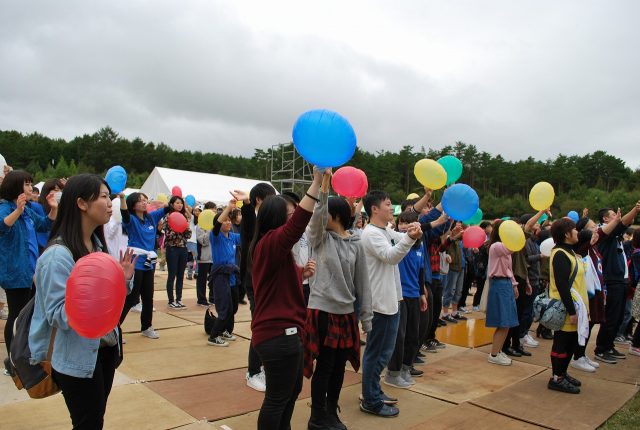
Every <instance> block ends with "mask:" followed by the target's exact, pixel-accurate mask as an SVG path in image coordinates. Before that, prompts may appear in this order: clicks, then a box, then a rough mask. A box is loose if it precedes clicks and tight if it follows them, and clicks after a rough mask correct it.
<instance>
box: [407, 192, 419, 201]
mask: <svg viewBox="0 0 640 430" xmlns="http://www.w3.org/2000/svg"><path fill="white" fill-rule="evenodd" d="M419 198H420V196H419V195H417V194H416V193H411V194H409V195H408V196H407V198H406V200H413V199H419Z"/></svg>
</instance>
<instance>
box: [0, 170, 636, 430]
mask: <svg viewBox="0 0 640 430" xmlns="http://www.w3.org/2000/svg"><path fill="white" fill-rule="evenodd" d="M330 178H331V170H330V169H323V170H320V169H314V175H313V181H312V183H311V185H310V186H309V188H308V190H307V191H306V193H305V194H304V195H303V196H298V195H296V194H295V193H283V194H278V193H277V192H276V190H275V189H274V188H273V187H272V186H271V185H270V184H267V183H260V184H258V185H256V186H255V187H254V188H253V189H251V191H250V192H249V193H248V194H247V193H245V192H242V191H238V190H232V191H231V199H230V201H229V203H228V204H227V205H226V206H225V207H224V208H217V207H216V204H215V203H213V202H206V203H204V204H196V205H194V207H190V206H189V205H187V204H186V203H185V200H184V199H183V198H182V197H181V196H172V197H171V199H170V200H169V201H168V202H167V203H164V204H163V203H160V202H158V201H153V200H150V199H149V196H146V195H145V194H144V193H140V192H135V193H132V194H130V195H128V196H125V195H124V194H122V193H120V194H117V195H114V194H112V193H111V190H110V189H109V186H108V184H107V182H106V181H104V180H103V179H102V178H100V177H98V176H96V175H90V174H81V175H77V176H74V177H71V178H69V179H68V180H66V179H60V180H58V179H55V180H51V181H47V182H46V183H45V185H44V187H43V189H42V190H40V192H39V193H35V192H34V189H33V186H32V184H33V179H32V177H31V175H29V174H28V173H27V172H24V171H20V170H15V171H13V170H10V169H5V172H4V177H3V180H2V184H1V185H0V198H1V199H2V200H1V201H0V218H1V219H2V222H0V286H2V290H1V291H2V292H5V293H6V298H4V297H0V299H1V301H2V303H3V308H2V310H1V311H0V312H2V313H0V316H2V315H4V318H6V319H7V323H6V325H5V333H4V336H5V342H6V347H7V351H9V348H10V346H11V340H12V334H13V333H12V328H13V321H15V319H16V317H17V315H18V314H19V312H20V310H21V309H22V308H23V307H25V306H26V304H27V303H28V302H29V300H31V299H32V297H35V299H34V300H35V304H34V316H33V319H32V325H31V331H30V338H29V346H30V348H31V351H32V353H33V357H32V358H33V360H34V362H36V361H42V360H44V359H45V358H46V353H47V350H48V347H49V342H50V341H53V342H54V343H53V354H52V358H51V363H52V368H53V370H52V377H53V378H54V380H55V381H56V382H57V383H58V385H59V386H60V388H61V389H62V394H63V396H64V399H65V402H66V405H67V407H68V409H69V413H70V416H71V421H72V423H73V427H74V428H79V429H80V428H92V429H93V428H102V424H103V419H104V413H105V410H106V404H107V398H108V396H109V392H110V389H111V385H112V382H113V377H114V373H115V369H116V368H117V366H118V365H119V364H120V362H121V361H122V360H123V358H124V357H123V347H122V344H123V343H126V340H125V339H123V338H122V333H121V331H120V329H119V325H118V327H115V328H114V329H113V330H112V331H111V332H109V333H107V334H106V335H105V336H103V337H102V338H100V339H87V338H84V337H82V336H80V335H78V334H77V333H76V332H75V331H74V329H73V328H71V327H70V326H69V323H68V320H67V318H66V314H65V308H64V303H65V288H66V280H67V278H68V277H69V274H70V272H71V270H72V269H73V267H74V265H75V264H76V262H77V261H78V260H79V259H80V258H81V257H83V256H85V255H88V254H90V253H92V252H109V253H110V254H111V255H112V256H113V257H114V258H115V259H116V260H117V261H118V262H119V263H120V265H121V266H122V269H123V272H124V274H125V279H126V281H127V289H128V290H127V291H128V295H127V298H126V301H125V304H124V307H123V309H122V313H121V316H120V323H122V322H123V321H124V320H125V318H126V317H127V316H128V314H129V312H130V311H135V312H139V313H140V332H141V334H142V336H145V337H146V338H148V339H153V340H157V339H159V337H160V335H159V333H158V332H157V331H156V330H155V329H154V328H153V311H154V307H153V306H154V303H153V299H154V279H155V276H154V275H155V269H156V265H160V266H161V267H163V266H166V269H167V271H168V274H167V281H166V293H167V307H168V309H169V310H171V311H180V310H183V309H185V308H186V305H185V304H184V303H183V294H182V293H183V280H184V277H185V271H186V272H187V273H186V277H187V278H188V279H193V278H195V279H196V292H197V304H198V305H199V306H202V307H203V310H204V308H206V309H207V310H206V312H211V310H210V309H209V308H210V307H211V309H215V317H214V321H213V324H212V326H211V329H210V332H209V337H208V340H207V343H208V344H209V345H212V346H216V347H228V346H229V345H230V342H232V341H234V340H236V336H235V335H234V334H233V331H234V319H235V318H234V315H235V314H236V312H237V310H238V306H239V305H240V304H246V303H247V302H246V301H245V295H246V299H247V300H248V304H249V307H250V311H251V316H252V320H251V330H252V336H251V343H250V348H249V353H248V357H247V368H248V369H247V373H246V383H247V385H248V386H249V387H251V388H253V389H255V390H258V391H264V401H263V404H262V407H261V409H260V414H259V416H258V423H257V427H258V428H259V429H287V428H290V421H291V416H292V414H293V410H294V406H295V402H296V400H297V398H298V395H299V393H300V391H301V389H302V381H303V378H304V377H307V378H310V379H311V415H310V417H309V422H308V428H309V429H312V430H319V429H329V430H335V429H346V426H345V425H344V423H342V422H341V420H340V417H339V411H340V407H339V402H340V392H341V389H342V385H343V380H344V375H345V369H346V363H347V362H349V363H350V365H351V367H352V368H353V369H354V370H356V371H358V370H359V369H360V368H362V393H361V396H360V405H359V406H360V410H361V411H363V412H365V413H369V414H373V415H376V416H381V417H395V416H397V415H398V414H399V413H400V410H399V407H398V404H399V403H398V402H399V400H398V399H397V398H395V397H393V396H391V395H388V394H387V393H385V392H384V391H383V385H381V382H382V384H384V385H385V386H391V387H395V388H403V389H406V388H409V387H411V386H412V385H413V384H415V378H417V377H420V376H422V374H423V371H422V370H420V366H421V365H423V364H425V360H426V357H427V355H428V354H430V353H437V352H438V351H439V350H440V349H442V348H445V347H446V345H445V344H444V343H442V342H441V341H440V340H438V339H437V337H436V329H437V328H438V327H440V326H445V325H448V324H459V323H464V321H465V320H466V319H467V318H468V317H467V316H465V315H468V314H469V313H470V312H473V311H476V312H478V311H484V312H486V326H487V327H490V328H495V333H494V336H493V342H492V345H491V352H490V354H488V363H490V364H495V365H503V366H508V365H510V364H511V363H512V358H511V357H521V356H528V355H531V354H535V348H536V347H538V346H539V342H540V341H539V340H536V339H535V338H534V337H533V336H532V335H531V333H532V331H531V328H532V325H533V322H534V302H535V299H536V297H538V296H540V295H546V296H548V297H549V298H551V299H555V300H556V301H558V302H560V303H561V304H562V305H563V307H564V311H565V313H566V317H565V320H564V324H563V326H562V328H561V329H560V330H555V331H554V332H551V330H549V329H546V328H545V327H543V326H542V325H538V327H537V330H536V332H535V333H536V337H537V338H538V339H540V338H545V339H552V340H553V345H552V349H551V356H550V360H551V366H552V371H553V372H552V373H553V376H552V378H551V379H550V380H549V381H548V388H549V389H552V390H558V391H562V392H565V393H572V394H577V393H579V392H580V387H581V382H580V381H579V380H578V379H576V378H575V377H574V376H571V375H570V374H569V373H568V369H569V367H571V368H572V369H575V370H579V371H583V372H595V371H597V368H598V367H599V366H600V364H603V365H613V364H616V363H617V362H618V361H619V360H623V359H626V358H627V351H624V350H622V346H623V345H627V346H626V347H627V348H628V354H629V355H635V356H640V328H639V327H640V324H637V323H638V320H639V319H640V318H639V317H640V315H639V314H640V303H639V302H640V294H638V293H636V292H635V291H636V289H635V287H636V285H637V284H638V281H639V279H640V229H637V230H635V231H634V230H633V229H631V228H630V227H631V225H632V224H633V222H634V220H635V219H636V217H637V216H638V214H639V213H640V202H638V203H637V204H636V205H635V206H634V207H633V208H631V209H630V210H629V211H628V212H626V213H625V214H624V215H622V213H621V211H620V210H619V209H613V208H603V209H600V210H599V211H598V213H597V216H596V219H591V218H590V217H589V214H588V211H587V210H584V211H583V217H582V218H580V219H579V220H578V222H574V221H572V220H571V219H569V218H566V217H559V218H557V219H555V220H553V219H552V214H551V212H550V210H543V211H538V212H536V213H532V214H524V215H522V216H520V217H517V218H512V220H514V221H516V222H517V223H518V224H519V225H520V226H521V228H522V230H523V232H524V234H525V237H526V242H525V246H524V248H522V249H521V250H519V251H517V252H512V251H510V250H509V249H508V248H507V246H505V244H503V243H502V239H501V236H500V225H501V223H502V222H503V220H495V221H493V222H490V221H483V222H482V223H481V224H480V227H481V228H482V229H483V230H484V232H485V234H486V241H485V242H484V244H482V245H481V246H479V247H477V248H467V247H465V246H464V241H463V239H464V234H465V231H466V229H467V228H468V226H467V225H465V224H464V223H463V222H462V221H461V220H453V219H450V218H449V217H448V216H447V214H446V213H445V212H444V211H443V208H442V205H441V204H440V203H437V204H436V202H434V201H433V199H432V197H433V196H432V192H431V190H429V189H425V191H424V194H423V196H422V197H418V198H416V199H411V200H407V201H405V202H403V204H402V212H401V213H400V215H399V216H397V217H395V216H394V211H393V206H392V204H391V199H390V197H389V195H388V194H386V193H385V192H384V191H375V190H373V191H369V192H368V193H367V194H366V195H365V196H364V197H363V198H362V199H361V200H360V201H358V202H356V201H354V199H347V198H343V197H340V196H331V195H330V193H329V191H330V190H329V182H330ZM37 194H39V196H38V195H37ZM240 202H241V203H240ZM205 210H213V211H215V213H216V217H215V218H214V222H213V227H212V228H210V229H206V228H203V226H202V225H200V224H199V223H198V220H199V217H200V216H201V214H202V213H203V211H205ZM176 213H177V214H179V216H181V217H184V218H185V219H186V221H188V227H187V228H186V229H184V230H182V229H179V230H180V231H176V229H174V228H173V227H172V224H171V222H170V221H169V217H170V216H171V215H172V214H176ZM549 237H551V238H552V239H553V241H554V242H555V246H554V247H553V249H552V251H551V253H550V255H545V254H543V252H542V251H541V249H540V244H541V243H542V242H543V241H544V240H545V239H547V238H549ZM472 292H473V300H472V302H471V304H470V305H468V301H469V295H470V294H472ZM7 309H8V311H7ZM595 324H599V325H600V329H599V332H598V336H597V339H596V340H595V345H596V346H595V355H594V357H593V358H592V357H589V356H588V354H587V353H586V352H587V344H588V342H589V340H590V335H591V331H592V329H593V327H594V325H595ZM634 327H635V329H634ZM54 329H55V331H54ZM52 331H53V334H54V335H53V336H52ZM52 339H54V340H52ZM365 339H366V340H365ZM363 346H364V352H363V353H361V349H362V348H363ZM124 359H126V358H124ZM385 369H386V370H385ZM9 372H11V369H10V366H7V369H6V370H5V373H9ZM381 374H382V375H383V376H382V378H381V377H380V375H381Z"/></svg>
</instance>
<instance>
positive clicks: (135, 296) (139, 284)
mask: <svg viewBox="0 0 640 430" xmlns="http://www.w3.org/2000/svg"><path fill="white" fill-rule="evenodd" d="M155 272H156V271H155V269H151V270H136V271H135V274H134V275H133V289H132V290H131V293H130V294H129V295H128V296H127V298H126V300H125V301H124V308H123V309H122V314H121V315H120V324H122V323H123V322H124V319H125V318H126V317H127V314H128V313H129V311H130V310H131V308H132V307H134V306H135V305H137V304H138V301H139V300H140V299H142V300H141V301H142V312H141V313H140V330H141V331H145V330H146V329H148V328H149V327H151V320H152V319H153V288H154V287H153V278H154V275H155Z"/></svg>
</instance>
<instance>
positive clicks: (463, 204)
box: [442, 184, 480, 221]
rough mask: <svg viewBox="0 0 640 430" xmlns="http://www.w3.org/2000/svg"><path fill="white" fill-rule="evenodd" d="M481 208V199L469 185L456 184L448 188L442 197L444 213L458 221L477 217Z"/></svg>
mask: <svg viewBox="0 0 640 430" xmlns="http://www.w3.org/2000/svg"><path fill="white" fill-rule="evenodd" d="M479 207H480V198H479V197H478V193H476V192H475V190H474V189H473V188H471V187H470V186H469V185H467V184H455V185H452V186H450V187H449V188H447V189H446V190H445V192H444V195H443V196H442V208H443V209H444V212H445V213H446V214H447V215H449V216H450V217H451V218H453V219H454V220H456V221H464V220H467V219H469V218H471V217H472V216H473V215H475V213H476V211H477V210H478V208H479Z"/></svg>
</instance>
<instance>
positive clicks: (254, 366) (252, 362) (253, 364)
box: [244, 272, 262, 376]
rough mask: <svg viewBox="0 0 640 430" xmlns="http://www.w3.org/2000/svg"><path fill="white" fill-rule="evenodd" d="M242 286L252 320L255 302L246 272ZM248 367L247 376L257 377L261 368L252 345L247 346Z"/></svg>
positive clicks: (249, 275) (248, 275) (260, 362)
mask: <svg viewBox="0 0 640 430" xmlns="http://www.w3.org/2000/svg"><path fill="white" fill-rule="evenodd" d="M244 286H245V292H246V293H247V299H249V310H250V311H251V318H253V309H254V307H255V300H254V298H253V285H252V283H251V274H249V273H248V272H247V274H246V276H245V278H244ZM247 361H248V367H247V372H249V376H253V375H257V374H258V373H260V372H261V369H260V366H262V361H261V360H260V357H259V356H258V353H257V352H256V350H255V348H254V347H253V344H252V343H250V344H249V356H248V358H247Z"/></svg>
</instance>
